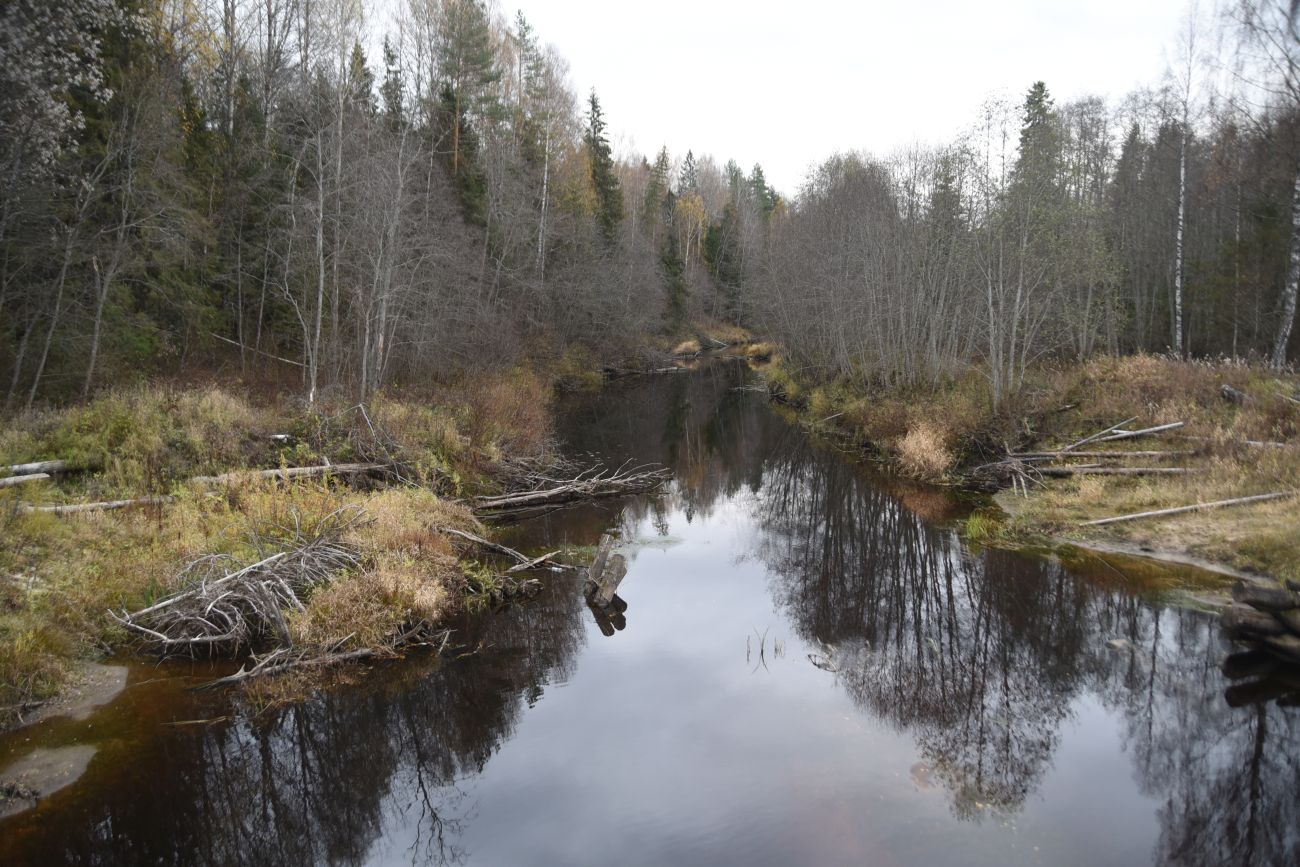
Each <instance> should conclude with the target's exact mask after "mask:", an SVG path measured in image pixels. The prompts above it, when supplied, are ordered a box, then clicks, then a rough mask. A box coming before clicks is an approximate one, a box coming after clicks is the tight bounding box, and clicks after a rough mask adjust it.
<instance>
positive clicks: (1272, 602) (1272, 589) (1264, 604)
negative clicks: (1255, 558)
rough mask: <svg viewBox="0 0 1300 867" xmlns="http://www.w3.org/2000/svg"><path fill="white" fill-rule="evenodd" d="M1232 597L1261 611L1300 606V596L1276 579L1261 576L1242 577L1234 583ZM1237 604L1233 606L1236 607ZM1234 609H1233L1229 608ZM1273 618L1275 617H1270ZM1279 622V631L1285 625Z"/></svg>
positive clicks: (1281, 609) (1283, 609)
mask: <svg viewBox="0 0 1300 867" xmlns="http://www.w3.org/2000/svg"><path fill="white" fill-rule="evenodd" d="M1232 598H1233V601H1234V602H1238V603H1240V604H1241V605H1243V606H1246V605H1248V606H1250V607H1251V608H1254V609H1259V610H1260V611H1270V612H1271V611H1287V610H1289V609H1291V608H1296V607H1298V606H1300V597H1297V595H1296V594H1295V593H1292V592H1291V591H1290V590H1288V589H1286V588H1285V587H1283V586H1282V585H1281V584H1279V583H1277V582H1276V581H1270V580H1268V579H1260V578H1242V579H1241V580H1239V581H1238V582H1237V583H1236V584H1234V585H1232ZM1236 607H1237V606H1233V608H1236ZM1229 610H1232V609H1229ZM1270 619H1273V618H1270ZM1274 622H1276V623H1277V624H1278V632H1281V631H1282V629H1283V627H1282V624H1281V622H1279V621H1276V620H1274Z"/></svg>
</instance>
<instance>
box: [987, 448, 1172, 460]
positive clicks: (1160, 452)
mask: <svg viewBox="0 0 1300 867" xmlns="http://www.w3.org/2000/svg"><path fill="white" fill-rule="evenodd" d="M1194 454H1196V452H1195V451H1194V450H1192V449H1157V450H1154V451H1117V452H1066V453H1062V452H1015V453H1013V454H1009V455H1007V458H1008V459H1013V458H1014V459H1016V460H1031V461H1037V460H1058V459H1060V458H1185V457H1191V456H1192V455H1194Z"/></svg>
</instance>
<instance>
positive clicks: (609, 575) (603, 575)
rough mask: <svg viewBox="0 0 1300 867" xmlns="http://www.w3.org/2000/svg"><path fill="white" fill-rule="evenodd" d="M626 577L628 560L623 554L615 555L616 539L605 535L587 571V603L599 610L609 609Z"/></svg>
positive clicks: (601, 538)
mask: <svg viewBox="0 0 1300 867" xmlns="http://www.w3.org/2000/svg"><path fill="white" fill-rule="evenodd" d="M626 575H627V560H626V558H624V557H623V555H622V554H615V553H614V537H613V536H611V535H610V534H608V533H605V534H604V535H602V536H601V537H600V543H599V544H598V545H597V546H596V556H595V558H593V559H592V561H591V566H590V567H588V569H587V583H586V587H585V593H586V596H587V601H588V602H590V603H591V604H592V605H594V606H596V607H597V608H608V607H609V606H610V605H611V604H612V603H613V601H614V598H615V596H614V594H615V592H616V591H617V590H618V585H619V584H621V583H622V582H623V578H624V577H626Z"/></svg>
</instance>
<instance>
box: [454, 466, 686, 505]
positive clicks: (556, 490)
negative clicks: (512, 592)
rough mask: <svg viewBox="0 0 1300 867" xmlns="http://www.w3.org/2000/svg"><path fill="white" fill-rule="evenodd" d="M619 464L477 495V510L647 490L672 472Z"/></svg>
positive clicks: (616, 495) (475, 501) (664, 480)
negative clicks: (531, 487) (553, 482)
mask: <svg viewBox="0 0 1300 867" xmlns="http://www.w3.org/2000/svg"><path fill="white" fill-rule="evenodd" d="M625 467H626V464H625V465H624V466H623V467H619V468H618V469H616V470H613V471H609V470H605V469H604V468H602V467H593V468H591V469H590V470H587V471H585V472H583V473H581V474H579V475H578V477H577V478H574V479H572V480H570V481H567V482H562V483H559V484H556V485H555V486H553V487H549V488H542V489H538V490H532V491H525V492H522V493H515V494H502V495H500V496H494V497H475V498H474V510H475V511H476V512H493V513H500V512H503V511H510V510H515V509H529V508H536V507H542V506H553V505H558V504H563V503H571V502H574V501H577V500H588V499H595V498H598V497H618V496H623V495H625V494H639V493H647V492H650V491H654V490H657V489H658V488H660V487H661V486H662V485H664V484H665V483H666V482H667V481H668V479H669V478H670V477H671V476H672V473H671V472H670V471H669V470H668V469H666V468H664V467H655V468H644V467H633V468H631V469H625Z"/></svg>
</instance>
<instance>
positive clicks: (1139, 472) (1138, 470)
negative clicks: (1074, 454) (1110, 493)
mask: <svg viewBox="0 0 1300 867" xmlns="http://www.w3.org/2000/svg"><path fill="white" fill-rule="evenodd" d="M1034 471H1035V472H1038V473H1041V474H1043V475H1044V476H1185V475H1190V474H1194V473H1198V472H1200V470H1196V469H1188V468H1187V467H1103V466H1082V467H1035V470H1034Z"/></svg>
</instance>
